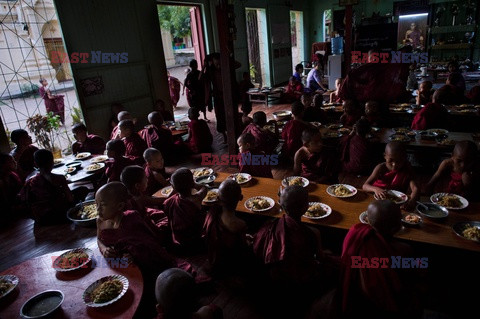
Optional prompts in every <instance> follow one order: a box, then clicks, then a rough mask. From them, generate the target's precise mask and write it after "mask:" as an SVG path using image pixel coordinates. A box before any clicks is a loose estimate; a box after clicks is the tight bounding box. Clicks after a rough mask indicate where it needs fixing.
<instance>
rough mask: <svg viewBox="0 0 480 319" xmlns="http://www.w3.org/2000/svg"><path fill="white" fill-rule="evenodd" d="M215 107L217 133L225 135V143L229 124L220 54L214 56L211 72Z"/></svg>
mask: <svg viewBox="0 0 480 319" xmlns="http://www.w3.org/2000/svg"><path fill="white" fill-rule="evenodd" d="M211 81H212V95H213V105H214V110H215V117H216V118H217V132H219V133H221V134H222V135H223V141H224V142H225V143H226V142H227V134H226V131H227V123H226V118H225V104H224V103H223V82H222V72H221V70H220V54H219V53H214V54H213V68H212V71H211Z"/></svg>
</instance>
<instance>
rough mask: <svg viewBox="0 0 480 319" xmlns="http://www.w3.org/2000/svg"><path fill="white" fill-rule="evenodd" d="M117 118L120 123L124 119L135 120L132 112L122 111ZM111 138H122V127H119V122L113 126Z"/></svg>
mask: <svg viewBox="0 0 480 319" xmlns="http://www.w3.org/2000/svg"><path fill="white" fill-rule="evenodd" d="M117 120H118V123H120V122H121V121H123V120H133V117H132V115H131V114H130V112H128V111H121V112H119V113H118V115H117ZM110 139H111V140H116V139H120V128H119V127H118V124H117V126H115V127H114V128H113V130H112V133H111V134H110Z"/></svg>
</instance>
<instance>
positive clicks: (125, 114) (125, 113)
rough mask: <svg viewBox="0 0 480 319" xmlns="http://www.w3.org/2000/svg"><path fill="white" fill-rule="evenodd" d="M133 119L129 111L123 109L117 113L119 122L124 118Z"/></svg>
mask: <svg viewBox="0 0 480 319" xmlns="http://www.w3.org/2000/svg"><path fill="white" fill-rule="evenodd" d="M131 119H132V115H131V114H130V112H128V111H121V112H119V113H118V115H117V120H118V121H119V122H120V121H123V120H131Z"/></svg>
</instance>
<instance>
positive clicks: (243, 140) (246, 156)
mask: <svg viewBox="0 0 480 319" xmlns="http://www.w3.org/2000/svg"><path fill="white" fill-rule="evenodd" d="M237 144H238V150H239V152H240V153H239V154H238V156H239V159H238V168H239V170H240V173H248V174H250V175H252V176H257V177H268V178H273V176H272V171H271V169H270V159H268V163H265V162H264V159H262V158H261V157H263V158H266V156H267V155H266V154H265V152H263V151H260V150H259V149H258V148H255V138H254V137H253V135H252V134H250V133H243V134H242V135H240V137H239V138H238V139H237Z"/></svg>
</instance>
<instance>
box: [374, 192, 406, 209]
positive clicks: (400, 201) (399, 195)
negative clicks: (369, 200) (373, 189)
mask: <svg viewBox="0 0 480 319" xmlns="http://www.w3.org/2000/svg"><path fill="white" fill-rule="evenodd" d="M388 193H389V194H392V195H395V196H396V197H397V198H398V199H397V200H392V201H393V202H394V203H395V204H397V205H401V204H404V203H406V202H407V201H408V196H407V195H406V194H404V193H402V192H399V191H394V190H388V191H387V194H388ZM373 198H375V199H376V200H378V198H377V195H373ZM386 199H389V198H388V195H387V198H386Z"/></svg>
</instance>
